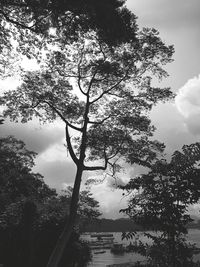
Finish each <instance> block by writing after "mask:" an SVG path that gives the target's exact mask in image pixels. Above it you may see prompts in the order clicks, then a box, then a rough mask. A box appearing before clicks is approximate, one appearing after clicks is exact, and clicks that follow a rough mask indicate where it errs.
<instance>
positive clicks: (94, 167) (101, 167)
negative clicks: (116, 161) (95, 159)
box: [84, 158, 108, 171]
mask: <svg viewBox="0 0 200 267" xmlns="http://www.w3.org/2000/svg"><path fill="white" fill-rule="evenodd" d="M107 166H108V159H107V158H105V164H104V166H91V167H90V166H84V170H85V171H100V170H102V171H105V170H106V169H107Z"/></svg>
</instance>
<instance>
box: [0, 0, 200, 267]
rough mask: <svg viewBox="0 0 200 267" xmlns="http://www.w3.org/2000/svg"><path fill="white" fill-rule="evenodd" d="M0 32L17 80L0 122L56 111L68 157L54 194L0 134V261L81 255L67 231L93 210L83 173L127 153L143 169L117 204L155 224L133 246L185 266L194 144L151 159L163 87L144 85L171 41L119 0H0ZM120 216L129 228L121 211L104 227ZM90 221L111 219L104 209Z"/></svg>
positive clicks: (112, 166)
mask: <svg viewBox="0 0 200 267" xmlns="http://www.w3.org/2000/svg"><path fill="white" fill-rule="evenodd" d="M0 37H1V41H0V52H1V53H0V75H1V78H5V77H8V76H13V75H14V76H20V79H21V81H22V84H21V85H20V86H19V87H18V88H17V89H16V90H11V91H8V92H5V93H4V95H3V96H1V97H0V104H2V105H3V106H4V113H3V116H0V124H2V123H4V117H9V118H10V119H11V120H13V121H18V120H19V119H20V120H21V121H22V122H23V123H26V122H27V121H29V120H31V119H33V118H34V117H37V118H39V119H40V121H42V122H44V123H48V122H53V121H55V120H59V121H60V122H61V123H62V124H63V127H64V128H65V132H66V145H67V149H68V151H69V154H70V156H71V158H72V160H73V161H74V163H75V164H76V167H77V172H76V176H75V182H74V187H73V189H71V188H69V190H68V192H65V193H64V194H63V195H61V196H60V195H58V194H57V193H56V192H55V190H52V189H50V188H49V187H48V186H47V185H46V184H45V183H44V180H43V177H42V176H41V175H40V174H37V173H34V172H33V171H32V167H33V164H34V157H35V156H36V155H35V153H34V152H32V151H29V150H27V149H26V146H25V144H24V143H23V142H22V141H19V140H16V139H15V138H14V137H10V136H9V137H5V138H1V139H0V152H1V153H0V186H1V189H0V208H1V211H0V233H1V237H2V238H1V240H0V259H1V260H2V261H3V262H4V263H5V265H6V266H7V267H12V266H13V265H16V264H17V265H18V266H22V267H23V266H24V267H25V266H29V267H31V266H38V267H40V266H41V267H43V266H46V265H47V266H48V267H61V266H65V264H66V263H67V264H68V266H70V265H72V266H73V265H74V264H77V265H78V266H83V264H85V263H86V262H87V260H88V259H89V258H90V253H89V251H88V249H87V247H85V245H84V244H81V243H80V240H79V238H78V234H77V233H76V231H75V228H76V225H77V221H81V222H82V225H81V229H83V227H85V229H86V226H87V227H88V220H90V221H91V220H94V219H96V218H98V217H99V215H100V213H99V211H98V202H96V201H95V200H94V199H93V197H92V196H91V194H90V192H88V191H84V192H82V193H81V192H80V186H81V181H82V177H83V173H84V171H106V173H105V174H104V176H105V177H106V176H107V175H109V176H112V177H113V178H117V177H118V175H120V171H121V170H123V166H124V163H125V164H138V165H142V166H144V167H146V168H148V169H149V172H148V174H145V175H140V176H138V177H134V179H131V180H130V182H129V183H128V184H127V185H126V186H124V187H123V189H124V190H127V191H128V192H131V193H133V194H132V198H131V199H130V201H129V205H128V207H127V209H125V210H123V211H124V212H125V213H126V214H128V215H129V216H130V218H131V219H132V220H133V222H134V224H137V225H141V226H142V227H143V228H145V229H147V230H148V229H151V230H155V231H158V230H161V231H162V235H161V236H156V235H151V236H150V235H149V237H150V238H151V239H152V240H153V245H152V246H147V245H145V244H140V248H139V251H140V252H141V253H142V254H143V255H146V256H147V258H148V260H149V264H150V265H152V266H154V267H155V266H159V267H161V266H168V267H179V266H180V267H183V266H187V267H189V266H193V265H192V264H193V263H192V255H193V247H191V246H189V245H188V244H187V243H186V242H185V239H184V234H185V233H186V232H187V225H188V223H190V221H191V218H190V216H189V215H188V214H187V209H188V206H189V205H190V204H195V203H197V202H198V200H199V196H200V195H199V194H200V182H199V165H198V161H199V144H193V145H191V146H184V147H183V152H175V153H174V154H173V156H172V159H171V161H170V162H167V161H166V160H164V161H163V160H160V159H161V157H162V154H163V152H164V147H165V146H164V144H162V143H160V142H159V141H157V140H153V138H152V136H153V133H154V130H155V128H154V126H153V125H151V120H150V118H149V114H150V111H151V109H152V107H153V105H155V104H156V103H158V102H160V101H167V100H169V99H172V98H173V94H172V92H171V90H170V89H169V88H159V87H155V86H154V84H155V80H156V79H158V80H161V79H162V78H165V77H167V75H168V74H167V72H166V71H165V69H164V67H165V65H166V64H168V63H170V62H171V61H172V55H173V52H174V50H173V47H172V46H168V45H166V44H165V43H164V42H163V41H162V40H161V39H160V37H159V33H158V31H156V30H155V29H149V28H144V29H142V30H140V29H139V28H138V26H137V23H136V17H135V15H134V14H133V13H132V12H130V11H129V10H128V9H127V8H126V7H125V6H124V1H120V0H110V1H108V0H104V1H93V0H92V1H90V0H88V1H81V0H76V1H72V0H63V1H60V0H50V1H40V0H31V1H30V0H15V1H10V0H4V1H1V3H0ZM24 56H26V57H27V58H29V59H33V58H34V59H36V61H37V63H38V71H29V72H24V71H23V70H22V69H21V67H20V66H19V65H17V63H16V62H20V60H21V59H22V58H23V57H24ZM77 92H78V93H77ZM75 132H76V133H75ZM74 133H75V134H74ZM122 222H123V223H124V222H126V227H127V229H128V230H129V231H132V229H131V227H133V225H130V228H129V225H128V224H129V222H130V221H128V220H117V221H115V226H116V228H112V231H114V229H119V228H120V229H122V228H123V227H122ZM100 225H101V226H100V227H102V230H103V229H106V228H107V229H111V225H112V221H109V220H101V223H100ZM92 227H94V223H93V225H92ZM95 227H96V226H95ZM121 227H122V228H121ZM134 227H135V225H134ZM58 237H59V238H58ZM56 240H58V242H56ZM54 247H55V248H54ZM53 248H54V249H53ZM52 251H53V253H51V252H52ZM50 255H51V256H50ZM77 255H78V256H77ZM48 258H49V260H48ZM47 262H48V263H47ZM81 264H82V265H81Z"/></svg>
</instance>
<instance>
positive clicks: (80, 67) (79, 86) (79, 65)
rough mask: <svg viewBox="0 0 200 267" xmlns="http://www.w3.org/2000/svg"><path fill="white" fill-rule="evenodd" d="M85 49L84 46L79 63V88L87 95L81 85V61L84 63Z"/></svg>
mask: <svg viewBox="0 0 200 267" xmlns="http://www.w3.org/2000/svg"><path fill="white" fill-rule="evenodd" d="M83 49H84V47H83V48H82V49H81V58H80V60H79V63H78V87H79V90H80V91H81V93H82V94H83V95H85V96H87V93H85V92H84V91H83V89H82V86H81V79H82V77H81V63H82V60H83Z"/></svg>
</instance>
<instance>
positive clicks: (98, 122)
mask: <svg viewBox="0 0 200 267" xmlns="http://www.w3.org/2000/svg"><path fill="white" fill-rule="evenodd" d="M113 116H114V115H109V116H108V117H106V118H104V119H103V120H101V121H90V120H89V121H88V123H90V124H96V125H101V124H103V123H104V122H105V121H106V120H108V119H110V118H111V117H113Z"/></svg>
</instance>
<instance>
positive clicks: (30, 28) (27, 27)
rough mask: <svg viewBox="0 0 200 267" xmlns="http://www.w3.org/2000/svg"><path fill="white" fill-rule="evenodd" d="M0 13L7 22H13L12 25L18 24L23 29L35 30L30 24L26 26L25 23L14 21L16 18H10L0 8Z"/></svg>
mask: <svg viewBox="0 0 200 267" xmlns="http://www.w3.org/2000/svg"><path fill="white" fill-rule="evenodd" d="M0 14H2V15H3V16H4V18H5V19H6V20H7V21H8V22H11V23H13V24H14V25H17V26H19V27H21V28H23V29H27V30H31V31H34V32H35V30H34V29H33V28H32V26H31V27H30V26H27V25H25V24H22V23H20V22H18V21H16V20H14V19H12V18H10V17H9V16H8V14H6V13H5V12H4V11H2V10H0Z"/></svg>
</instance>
